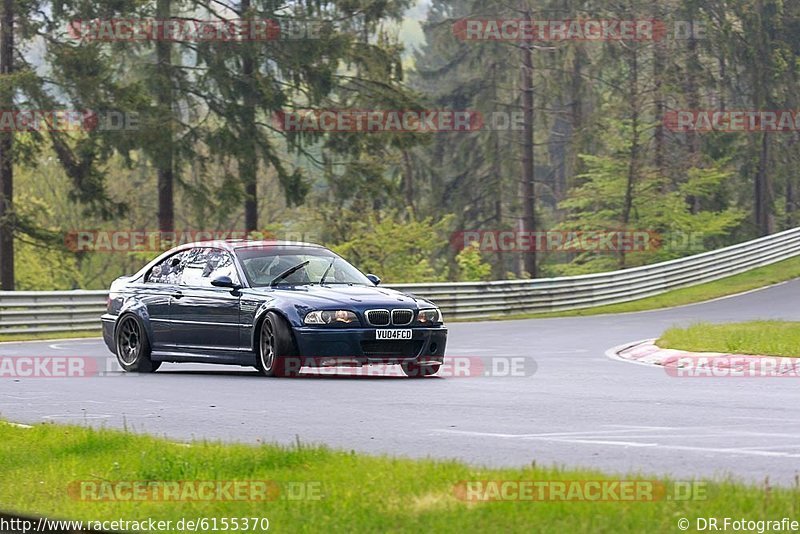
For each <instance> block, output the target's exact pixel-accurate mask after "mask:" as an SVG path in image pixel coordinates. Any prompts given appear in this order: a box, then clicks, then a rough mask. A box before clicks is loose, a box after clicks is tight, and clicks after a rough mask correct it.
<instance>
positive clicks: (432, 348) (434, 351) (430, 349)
mask: <svg viewBox="0 0 800 534" xmlns="http://www.w3.org/2000/svg"><path fill="white" fill-rule="evenodd" d="M438 348H439V347H437V346H436V343H431V346H430V348H429V349H428V350H429V351H430V352H431V354H436V349H438Z"/></svg>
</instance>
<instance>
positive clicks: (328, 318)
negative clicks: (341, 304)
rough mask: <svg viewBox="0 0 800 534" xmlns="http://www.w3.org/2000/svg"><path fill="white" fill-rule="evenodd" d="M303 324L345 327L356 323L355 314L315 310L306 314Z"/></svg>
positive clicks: (344, 311)
mask: <svg viewBox="0 0 800 534" xmlns="http://www.w3.org/2000/svg"><path fill="white" fill-rule="evenodd" d="M303 322H304V323H305V324H330V325H336V326H339V325H345V324H352V323H357V322H358V317H356V314H355V313H353V312H351V311H347V310H317V311H312V312H310V313H308V314H307V315H306V317H305V319H303Z"/></svg>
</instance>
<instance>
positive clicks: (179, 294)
mask: <svg viewBox="0 0 800 534" xmlns="http://www.w3.org/2000/svg"><path fill="white" fill-rule="evenodd" d="M182 296H183V293H181V292H180V291H178V292H177V293H173V294H172V298H175V299H179V298H181V297H182Z"/></svg>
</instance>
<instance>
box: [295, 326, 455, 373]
mask: <svg viewBox="0 0 800 534" xmlns="http://www.w3.org/2000/svg"><path fill="white" fill-rule="evenodd" d="M376 330H378V329H376V328H324V327H300V328H293V329H292V332H293V333H294V338H295V341H296V342H297V349H298V351H299V356H300V358H302V359H303V364H304V365H308V366H326V365H347V364H352V365H368V364H371V363H404V362H416V363H423V364H427V363H442V361H443V360H444V352H445V347H446V345H447V328H445V327H444V326H439V327H434V328H411V329H410V330H411V331H412V337H411V339H409V340H397V341H389V340H377V339H376V337H377V335H376V333H375V332H376ZM398 330H402V329H398Z"/></svg>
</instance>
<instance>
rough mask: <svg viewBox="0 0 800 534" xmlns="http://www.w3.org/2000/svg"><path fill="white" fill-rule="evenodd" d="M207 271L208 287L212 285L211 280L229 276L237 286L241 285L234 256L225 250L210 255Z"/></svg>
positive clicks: (216, 250)
mask: <svg viewBox="0 0 800 534" xmlns="http://www.w3.org/2000/svg"><path fill="white" fill-rule="evenodd" d="M206 271H207V272H208V275H206V280H207V283H208V285H211V280H213V279H215V278H219V277H220V276H229V277H230V278H231V280H233V282H234V283H235V284H238V283H239V274H238V273H237V272H236V265H234V263H233V256H231V255H230V254H228V253H227V252H225V251H224V250H219V249H214V250H212V251H211V253H210V254H209V255H208V264H207V265H206Z"/></svg>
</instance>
